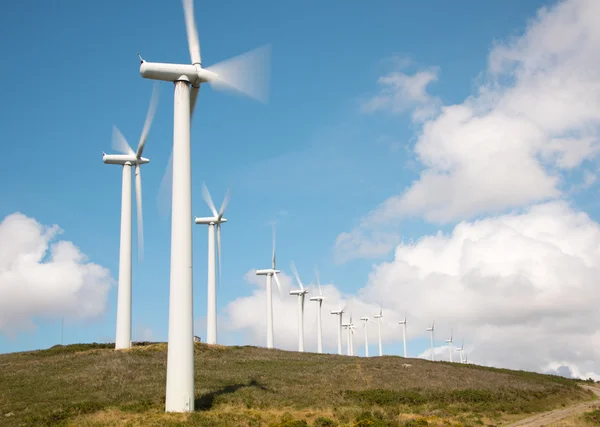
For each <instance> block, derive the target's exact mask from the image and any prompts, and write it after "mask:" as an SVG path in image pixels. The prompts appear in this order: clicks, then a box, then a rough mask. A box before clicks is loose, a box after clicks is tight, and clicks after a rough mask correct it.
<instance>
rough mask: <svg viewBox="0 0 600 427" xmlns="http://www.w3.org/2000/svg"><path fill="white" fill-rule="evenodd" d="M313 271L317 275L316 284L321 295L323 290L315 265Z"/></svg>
mask: <svg viewBox="0 0 600 427" xmlns="http://www.w3.org/2000/svg"><path fill="white" fill-rule="evenodd" d="M315 273H316V275H317V286H318V287H319V296H323V291H322V290H321V281H320V280H319V270H317V268H316V267H315Z"/></svg>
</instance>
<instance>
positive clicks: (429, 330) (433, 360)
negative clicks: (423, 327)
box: [427, 320, 435, 362]
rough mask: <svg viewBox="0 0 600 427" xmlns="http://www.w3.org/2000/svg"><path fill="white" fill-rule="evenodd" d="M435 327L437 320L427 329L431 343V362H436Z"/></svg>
mask: <svg viewBox="0 0 600 427" xmlns="http://www.w3.org/2000/svg"><path fill="white" fill-rule="evenodd" d="M434 327H435V320H434V321H432V322H431V327H429V328H427V332H429V341H430V343H431V347H430V348H431V361H432V362H435V354H434V352H433V330H434Z"/></svg>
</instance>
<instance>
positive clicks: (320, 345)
mask: <svg viewBox="0 0 600 427" xmlns="http://www.w3.org/2000/svg"><path fill="white" fill-rule="evenodd" d="M315 273H316V275H317V286H318V287H319V295H318V296H316V297H310V301H317V302H318V303H319V307H318V308H317V352H318V353H323V325H322V322H321V306H322V305H323V299H324V297H323V292H322V291H321V282H320V281H319V272H318V271H317V269H316V268H315Z"/></svg>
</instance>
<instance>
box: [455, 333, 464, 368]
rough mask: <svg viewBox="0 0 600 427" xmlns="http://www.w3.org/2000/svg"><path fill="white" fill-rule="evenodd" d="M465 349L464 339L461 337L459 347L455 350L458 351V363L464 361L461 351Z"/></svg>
mask: <svg viewBox="0 0 600 427" xmlns="http://www.w3.org/2000/svg"><path fill="white" fill-rule="evenodd" d="M464 350H465V339H464V338H463V340H462V342H461V344H460V347H457V348H456V351H458V354H459V356H460V363H465V362H464V359H463V351H464Z"/></svg>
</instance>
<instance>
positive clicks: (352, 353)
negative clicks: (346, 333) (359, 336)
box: [348, 315, 355, 356]
mask: <svg viewBox="0 0 600 427" xmlns="http://www.w3.org/2000/svg"><path fill="white" fill-rule="evenodd" d="M348 328H349V329H350V356H354V329H355V328H354V323H352V315H350V326H349V327H348Z"/></svg>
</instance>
